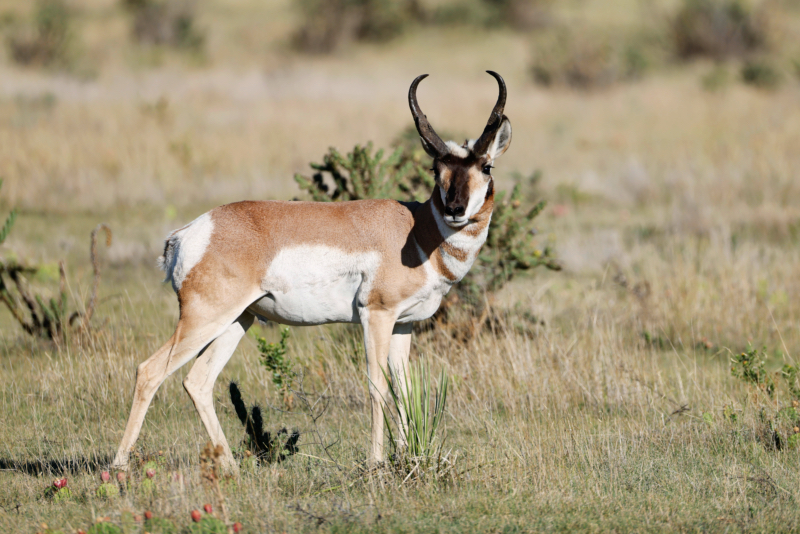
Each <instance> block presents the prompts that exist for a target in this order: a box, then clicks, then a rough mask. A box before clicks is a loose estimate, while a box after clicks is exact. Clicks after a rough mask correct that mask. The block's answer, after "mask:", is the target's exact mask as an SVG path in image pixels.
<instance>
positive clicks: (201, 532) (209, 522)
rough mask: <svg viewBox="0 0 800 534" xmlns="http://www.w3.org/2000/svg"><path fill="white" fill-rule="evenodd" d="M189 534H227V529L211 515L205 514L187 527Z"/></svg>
mask: <svg viewBox="0 0 800 534" xmlns="http://www.w3.org/2000/svg"><path fill="white" fill-rule="evenodd" d="M189 533H190V534H228V527H226V526H225V523H223V522H222V521H220V520H219V519H217V518H216V517H214V516H213V515H209V514H206V515H204V516H203V518H202V519H200V521H198V522H197V523H192V524H191V526H190V527H189Z"/></svg>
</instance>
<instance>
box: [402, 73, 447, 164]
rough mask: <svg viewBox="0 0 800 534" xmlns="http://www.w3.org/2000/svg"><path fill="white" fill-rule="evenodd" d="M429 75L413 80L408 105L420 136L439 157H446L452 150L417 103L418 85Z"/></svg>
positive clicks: (409, 90)
mask: <svg viewBox="0 0 800 534" xmlns="http://www.w3.org/2000/svg"><path fill="white" fill-rule="evenodd" d="M427 77H428V75H427V74H422V75H420V76H417V77H416V78H415V79H414V81H413V82H411V87H410V88H409V89H408V106H409V107H410V108H411V115H412V116H413V117H414V124H416V126H417V132H419V136H420V137H421V138H422V139H423V141H425V142H426V143H427V144H428V145H430V147H431V148H433V150H434V151H435V152H436V153H437V154H438V155H439V157H444V156H445V155H447V154H449V153H450V150H449V149H448V148H447V145H446V144H445V142H444V141H442V138H441V137H439V136H438V135H437V134H436V131H435V130H434V129H433V126H431V124H430V123H429V122H428V118H427V117H426V116H425V114H424V113H422V110H421V109H420V108H419V104H418V103H417V86H418V85H419V82H421V81H422V80H424V79H425V78H427Z"/></svg>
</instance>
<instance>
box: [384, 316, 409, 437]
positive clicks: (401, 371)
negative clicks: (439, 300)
mask: <svg viewBox="0 0 800 534" xmlns="http://www.w3.org/2000/svg"><path fill="white" fill-rule="evenodd" d="M412 327H413V323H405V324H399V323H398V324H396V325H394V329H393V330H392V340H391V342H390V344H389V369H390V370H391V372H392V385H393V386H394V390H395V391H396V392H397V393H398V395H399V396H400V398H401V399H403V400H404V402H405V399H407V398H408V375H407V373H408V355H409V353H410V352H411V329H412ZM398 410H399V412H400V413H399V419H400V421H401V422H402V423H403V424H400V425H398V427H399V431H400V435H399V438H400V439H399V443H398V445H399V446H401V447H404V446H405V445H406V444H407V442H408V440H407V437H406V429H405V427H404V426H403V425H404V424H405V420H406V408H405V404H403V403H401V404H400V406H398Z"/></svg>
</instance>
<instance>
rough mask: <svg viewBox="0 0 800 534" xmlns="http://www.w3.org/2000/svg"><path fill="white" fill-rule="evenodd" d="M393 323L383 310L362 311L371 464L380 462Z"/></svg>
mask: <svg viewBox="0 0 800 534" xmlns="http://www.w3.org/2000/svg"><path fill="white" fill-rule="evenodd" d="M395 320H396V317H395V315H394V314H392V313H390V312H388V311H386V310H366V309H364V310H362V312H361V325H362V326H363V327H364V349H365V350H366V353H367V374H368V376H369V395H370V400H371V404H372V449H371V452H370V455H369V458H368V459H367V460H368V463H369V464H373V465H374V464H377V463H379V462H381V461H383V406H384V401H385V399H386V396H387V395H388V394H389V384H388V383H387V382H386V376H385V374H384V373H385V372H388V369H387V361H388V359H389V345H390V340H391V337H392V328H393V327H394V323H395Z"/></svg>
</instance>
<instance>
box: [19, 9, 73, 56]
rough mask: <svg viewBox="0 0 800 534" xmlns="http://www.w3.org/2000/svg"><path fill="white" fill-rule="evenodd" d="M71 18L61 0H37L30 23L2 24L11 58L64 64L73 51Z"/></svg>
mask: <svg viewBox="0 0 800 534" xmlns="http://www.w3.org/2000/svg"><path fill="white" fill-rule="evenodd" d="M72 18H73V17H72V13H71V12H70V10H69V8H68V7H67V5H66V3H65V2H64V0H38V1H37V2H36V7H35V8H34V13H33V24H32V25H28V26H26V25H24V24H20V23H18V22H17V21H12V20H9V21H7V22H6V24H5V25H6V26H8V28H9V30H8V31H9V36H8V38H7V41H6V43H7V46H8V49H9V53H10V56H11V59H13V60H14V62H16V63H18V64H20V65H39V66H68V65H69V64H70V62H71V60H72V59H73V53H74V46H73V44H74V34H73V31H72Z"/></svg>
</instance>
